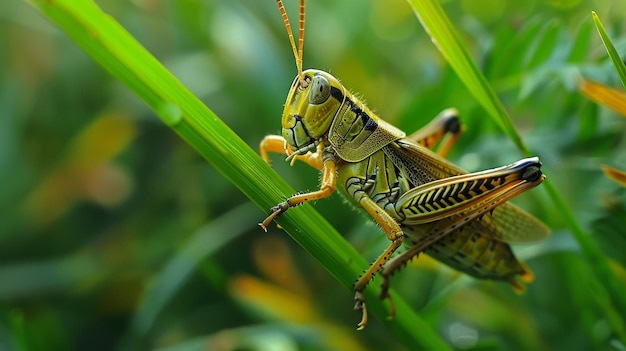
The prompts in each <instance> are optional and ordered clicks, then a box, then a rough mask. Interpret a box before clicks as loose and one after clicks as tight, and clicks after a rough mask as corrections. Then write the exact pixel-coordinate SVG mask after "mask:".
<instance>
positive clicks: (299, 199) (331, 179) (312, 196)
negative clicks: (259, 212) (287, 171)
mask: <svg viewBox="0 0 626 351" xmlns="http://www.w3.org/2000/svg"><path fill="white" fill-rule="evenodd" d="M277 140H278V139H277ZM261 145H262V147H263V144H261ZM272 145H274V144H272ZM320 145H321V144H320ZM320 149H321V147H320ZM266 150H267V149H266ZM270 150H272V149H270ZM266 155H267V154H266ZM312 155H322V156H323V157H322V156H315V157H306V156H307V155H303V156H305V157H303V158H302V160H304V161H305V162H306V163H307V164H309V165H311V166H313V167H316V162H317V161H316V160H315V159H316V158H319V159H320V160H323V161H320V163H321V164H322V184H321V185H320V189H319V190H317V191H313V192H309V193H304V194H296V195H293V196H291V197H290V198H289V199H287V200H286V201H283V202H281V203H279V204H278V205H276V206H274V207H272V213H271V214H270V215H269V216H268V217H267V218H265V220H264V221H263V222H261V223H259V226H260V227H261V228H263V230H265V231H267V227H268V226H269V225H270V223H272V221H273V220H275V219H276V218H278V217H279V216H280V215H281V214H283V213H284V212H286V211H287V210H288V209H290V208H291V207H295V206H298V205H301V204H303V203H305V202H309V201H315V200H319V199H323V198H327V197H329V196H330V195H331V194H332V193H333V192H334V191H335V188H336V185H337V167H336V164H335V157H334V155H333V154H332V153H330V152H327V153H323V154H321V153H319V152H317V153H315V154H312ZM308 161H312V163H310V162H308Z"/></svg>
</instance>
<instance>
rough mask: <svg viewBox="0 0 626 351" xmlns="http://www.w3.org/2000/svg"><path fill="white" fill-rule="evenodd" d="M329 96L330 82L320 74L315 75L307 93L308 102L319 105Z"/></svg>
mask: <svg viewBox="0 0 626 351" xmlns="http://www.w3.org/2000/svg"><path fill="white" fill-rule="evenodd" d="M329 96H330V83H329V82H328V80H327V79H326V78H324V77H322V76H315V77H314V78H313V84H312V85H311V92H310V93H309V103H311V104H313V105H319V104H321V103H323V102H324V101H326V100H327V99H328V97H329Z"/></svg>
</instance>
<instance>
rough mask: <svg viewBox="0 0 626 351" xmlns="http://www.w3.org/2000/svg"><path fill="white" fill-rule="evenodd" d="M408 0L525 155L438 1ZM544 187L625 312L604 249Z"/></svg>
mask: <svg viewBox="0 0 626 351" xmlns="http://www.w3.org/2000/svg"><path fill="white" fill-rule="evenodd" d="M407 1H408V2H409V4H410V5H411V6H412V7H413V9H414V11H415V13H416V15H417V17H418V18H419V20H420V21H421V22H422V25H423V26H424V29H425V30H426V32H428V33H429V35H430V36H431V38H432V41H433V42H434V43H435V44H436V45H437V47H438V48H439V50H440V51H441V54H442V55H443V56H444V57H445V58H446V60H447V61H448V62H449V63H450V65H451V66H452V67H453V68H454V70H455V71H456V73H457V74H458V75H459V77H460V78H461V80H462V81H463V82H464V83H465V85H466V86H467V89H468V90H469V91H470V92H471V93H472V94H473V95H474V96H475V97H476V99H477V100H478V102H479V103H480V104H481V105H482V106H483V108H485V110H487V111H488V112H489V114H490V115H491V116H492V117H493V118H494V119H495V120H496V121H500V122H499V123H498V124H499V125H500V126H501V127H502V128H503V130H504V132H505V133H506V134H507V135H508V136H509V137H510V138H511V140H512V141H513V143H515V145H516V146H517V147H518V148H519V150H520V151H521V152H522V154H524V155H529V154H530V152H529V149H528V148H527V147H526V146H525V145H524V143H523V142H522V140H521V138H520V137H519V135H518V133H517V131H516V130H515V127H514V126H513V123H512V122H511V119H510V117H509V116H508V114H507V113H506V111H505V110H504V108H503V106H502V104H501V102H500V101H499V99H498V98H497V96H496V95H495V93H494V91H493V89H492V88H491V87H490V85H489V84H488V82H487V79H486V78H485V77H484V75H483V74H482V73H481V72H480V70H479V69H478V67H477V66H476V64H475V63H474V61H473V59H472V58H471V56H470V55H469V51H468V50H467V49H466V48H465V47H464V45H463V44H462V42H461V41H460V39H459V38H460V37H459V35H458V34H457V32H456V30H455V29H454V28H453V27H452V25H451V22H450V20H449V19H448V18H447V16H446V14H445V12H444V11H443V9H442V8H441V5H440V4H439V2H438V1H437V0H407ZM543 187H544V188H545V189H546V190H547V191H548V194H549V196H550V197H551V199H552V201H553V203H554V204H555V206H556V208H558V209H559V212H560V213H561V215H562V216H563V220H564V222H565V223H566V224H567V226H568V227H569V228H570V230H571V232H572V234H573V235H574V238H575V239H576V241H577V242H578V244H579V246H580V249H581V251H582V253H583V255H584V257H585V258H586V259H587V261H588V262H589V263H590V267H591V268H592V269H593V271H594V273H595V275H596V277H597V279H598V281H599V282H602V284H599V286H604V287H605V288H606V289H607V293H608V294H605V295H604V296H608V297H610V301H603V303H607V304H610V305H613V306H615V308H616V309H617V311H626V294H624V289H625V287H624V284H623V283H622V282H621V281H620V280H619V279H618V278H617V277H616V275H615V274H614V272H613V271H612V270H611V268H610V266H609V263H608V261H607V259H606V257H605V256H604V254H603V253H602V251H601V250H600V249H599V248H598V246H597V245H596V244H595V242H594V241H593V240H592V239H591V236H590V235H589V234H588V233H586V232H585V231H584V230H583V228H582V226H581V225H580V224H579V223H578V220H577V218H576V216H575V215H574V213H573V212H572V210H571V208H570V207H569V206H568V205H567V204H566V203H565V200H564V199H563V197H562V196H561V195H560V193H559V191H558V190H557V188H556V187H555V186H554V185H553V184H552V183H551V182H550V181H549V179H547V180H546V181H545V182H544V185H543ZM605 313H607V314H610V315H609V316H607V320H608V321H609V323H611V327H612V329H613V330H614V331H615V332H616V334H617V335H619V336H622V335H623V333H622V328H623V326H624V318H623V315H622V314H621V313H619V312H615V311H613V310H605ZM622 341H623V342H624V341H626V340H624V338H622Z"/></svg>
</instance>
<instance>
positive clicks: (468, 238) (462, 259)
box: [259, 0, 550, 330]
mask: <svg viewBox="0 0 626 351" xmlns="http://www.w3.org/2000/svg"><path fill="white" fill-rule="evenodd" d="M276 2H277V5H278V8H279V10H280V13H281V15H282V17H283V21H284V23H285V28H286V30H287V33H288V36H289V40H290V42H291V47H292V50H293V54H294V57H295V61H296V67H297V69H298V73H297V75H296V77H295V79H294V81H293V84H292V85H291V89H290V91H289V95H288V96H287V101H286V102H285V106H284V111H283V115H282V136H278V135H268V136H266V137H265V138H264V139H263V140H262V142H261V145H260V153H261V156H262V157H263V159H264V160H265V161H266V162H269V157H268V153H270V152H273V153H285V154H286V155H287V161H290V162H291V163H292V164H293V162H295V161H302V162H305V163H306V164H308V165H310V166H311V167H313V168H316V169H318V170H320V171H321V173H322V180H321V185H320V188H319V190H317V191H313V192H308V193H301V194H295V195H293V196H291V197H289V198H288V199H287V200H286V201H284V202H281V203H279V204H277V205H276V206H274V207H273V208H272V209H271V214H270V215H269V216H268V217H267V218H266V219H265V220H264V221H263V222H261V223H259V225H260V226H261V227H262V228H263V229H264V230H267V227H268V226H269V225H270V223H271V222H272V221H273V220H274V219H276V218H277V217H278V216H280V215H281V214H282V213H284V212H285V211H287V210H288V209H290V208H292V207H295V206H298V205H300V204H303V203H305V202H309V201H314V200H319V199H323V198H326V197H328V196H330V195H331V194H332V193H333V192H334V191H335V190H336V189H339V190H340V192H341V193H343V194H344V195H345V196H346V197H347V198H348V199H349V200H351V201H352V202H353V203H354V204H355V205H357V206H359V207H362V208H363V209H364V210H365V211H367V212H368V213H369V214H370V215H371V216H372V218H373V219H374V220H375V221H376V223H378V225H379V226H380V227H381V228H382V229H383V231H384V232H385V234H386V236H387V239H389V241H390V244H389V246H388V247H387V248H386V249H385V251H384V252H383V253H382V254H381V255H380V256H379V257H378V258H377V259H376V260H375V261H374V263H372V264H371V265H370V267H369V268H368V269H367V270H366V271H365V272H364V273H363V274H362V275H361V276H360V277H359V278H358V280H357V281H356V283H355V285H354V290H355V297H354V299H355V306H354V309H355V310H357V311H361V312H362V316H361V321H360V322H359V323H358V325H357V328H358V329H359V330H361V329H363V328H365V326H366V325H367V321H368V320H367V319H368V317H367V309H366V305H365V299H364V295H363V291H364V289H365V288H366V286H367V285H368V283H369V282H370V281H371V280H372V279H373V277H374V276H375V275H376V274H381V275H382V278H383V282H382V289H381V290H382V292H381V298H383V299H384V298H386V299H388V300H389V301H390V304H391V315H390V317H391V318H393V316H394V315H395V313H396V312H395V307H394V305H393V301H392V299H391V296H390V295H389V293H388V291H389V277H390V276H391V275H392V274H393V273H394V272H395V271H396V270H398V269H399V268H400V267H402V266H403V265H405V264H406V263H407V262H408V261H409V260H410V259H412V258H414V257H417V256H418V255H419V254H420V253H422V252H424V253H426V254H428V255H430V256H432V257H434V258H435V259H437V260H439V261H441V262H443V263H445V264H447V265H449V266H451V267H453V268H455V269H457V270H459V271H462V272H464V273H467V274H469V275H471V276H474V277H477V278H485V279H494V280H504V281H507V282H509V283H510V284H511V286H512V287H513V289H514V290H516V291H523V289H524V285H523V284H522V283H521V282H520V280H521V281H522V282H525V283H530V282H531V281H532V280H533V275H532V272H531V271H530V270H529V269H528V268H527V267H526V266H525V265H524V264H523V263H521V262H519V261H518V260H517V259H516V257H515V256H514V254H513V252H512V250H511V247H510V246H509V245H508V243H509V242H529V241H536V240H539V239H543V238H545V237H547V236H548V235H549V233H550V231H549V229H548V228H547V227H546V226H545V225H544V224H543V223H541V222H540V221H539V220H537V219H536V218H534V217H532V216H531V215H529V214H528V213H526V212H524V211H523V210H521V209H519V208H518V207H515V206H514V205H512V204H510V203H507V201H508V200H510V199H511V198H513V197H515V196H516V195H518V194H521V193H522V192H524V191H526V190H529V189H531V188H534V187H536V186H537V185H539V184H541V182H543V180H544V179H545V175H543V173H542V172H541V163H540V162H539V159H538V158H537V157H531V158H526V159H522V160H520V161H517V162H515V163H512V164H510V165H507V166H503V167H499V168H494V169H489V170H485V171H481V172H475V173H468V172H466V171H465V170H463V169H462V168H460V167H459V166H457V165H455V164H453V163H451V162H450V161H448V160H446V159H445V158H444V157H445V155H446V154H447V152H448V150H449V149H450V147H451V146H452V145H453V143H454V142H455V141H456V140H457V139H458V137H459V136H460V135H461V133H462V130H463V128H462V126H461V124H460V121H459V118H458V116H457V112H456V110H454V109H448V110H445V111H443V112H442V113H441V114H439V116H437V117H436V118H435V119H434V120H433V121H432V122H430V123H429V124H428V125H427V126H425V127H423V128H422V129H420V130H418V131H417V132H415V133H414V134H412V135H410V136H407V135H406V134H405V133H404V132H403V131H402V130H400V129H398V128H396V127H395V126H393V125H391V124H390V123H387V122H385V121H384V120H382V119H380V118H379V117H378V116H376V115H375V114H374V113H372V111H371V110H370V109H369V108H368V107H367V106H365V104H364V103H362V102H361V101H360V100H359V99H358V98H356V97H355V96H354V95H353V94H351V93H350V92H349V91H348V90H347V89H346V88H345V87H344V86H343V85H342V84H341V83H340V82H339V80H338V79H337V78H335V77H333V76H332V75H330V74H329V73H327V72H324V71H320V70H315V69H307V70H304V71H303V70H302V52H303V46H304V15H305V4H304V2H305V1H304V0H300V22H299V24H300V26H299V38H298V48H297V49H296V45H295V40H294V36H293V32H292V30H291V25H290V23H289V19H288V17H287V13H286V10H285V8H284V5H283V3H282V1H281V0H276ZM437 144H440V147H439V149H438V150H437V152H434V151H432V150H431V149H432V148H433V147H434V146H435V145H437ZM402 243H408V244H409V245H408V248H407V250H406V251H404V252H402V253H401V254H399V255H397V256H395V257H392V255H393V254H394V252H395V251H396V250H397V249H398V248H399V247H400V246H401V245H402Z"/></svg>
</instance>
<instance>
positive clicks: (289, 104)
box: [282, 69, 345, 155]
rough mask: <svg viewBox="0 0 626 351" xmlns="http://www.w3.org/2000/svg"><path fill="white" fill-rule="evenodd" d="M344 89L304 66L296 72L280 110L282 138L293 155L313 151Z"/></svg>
mask: <svg viewBox="0 0 626 351" xmlns="http://www.w3.org/2000/svg"><path fill="white" fill-rule="evenodd" d="M343 90H344V88H343V86H342V85H341V83H339V81H338V80H337V78H335V77H333V76H332V75H330V74H328V73H326V72H324V71H319V70H314V69H308V70H306V71H304V72H302V74H301V75H298V76H297V77H296V79H295V80H294V82H293V84H292V85H291V90H290V91H289V95H288V96H287V101H286V102H285V109H284V110H283V119H282V127H283V131H282V134H283V137H284V138H285V140H287V143H288V144H289V146H290V148H291V150H293V151H294V153H295V154H298V155H300V154H304V153H306V152H308V151H315V150H316V148H317V145H319V143H320V142H321V141H322V140H324V138H325V137H326V136H327V134H328V130H329V128H330V125H331V123H332V121H333V119H334V117H335V115H336V113H337V111H338V110H339V107H341V104H342V103H343V99H344V96H345V92H344V91H343Z"/></svg>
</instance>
